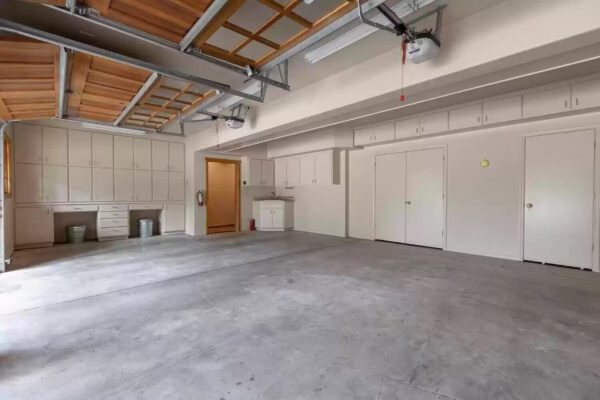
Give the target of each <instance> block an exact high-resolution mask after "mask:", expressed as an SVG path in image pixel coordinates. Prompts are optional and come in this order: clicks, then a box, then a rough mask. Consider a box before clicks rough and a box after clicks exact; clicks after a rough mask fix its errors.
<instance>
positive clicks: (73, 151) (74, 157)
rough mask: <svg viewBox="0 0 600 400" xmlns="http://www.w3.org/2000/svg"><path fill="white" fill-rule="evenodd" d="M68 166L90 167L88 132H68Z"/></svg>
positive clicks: (90, 140) (90, 151)
mask: <svg viewBox="0 0 600 400" xmlns="http://www.w3.org/2000/svg"><path fill="white" fill-rule="evenodd" d="M69 165H70V166H71V167H90V166H91V165H92V135H91V134H90V133H89V132H81V131H71V130H70V131H69Z"/></svg>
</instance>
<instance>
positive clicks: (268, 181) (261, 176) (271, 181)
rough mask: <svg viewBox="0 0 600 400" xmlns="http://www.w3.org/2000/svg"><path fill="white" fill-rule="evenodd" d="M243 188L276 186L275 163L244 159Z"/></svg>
mask: <svg viewBox="0 0 600 400" xmlns="http://www.w3.org/2000/svg"><path fill="white" fill-rule="evenodd" d="M241 164H242V165H241V168H242V185H243V186H275V162H274V161H272V160H259V159H255V158H249V157H242V163H241Z"/></svg>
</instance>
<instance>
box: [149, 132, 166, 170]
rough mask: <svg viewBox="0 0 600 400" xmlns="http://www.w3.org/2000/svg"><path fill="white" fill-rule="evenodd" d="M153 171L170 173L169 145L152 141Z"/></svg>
mask: <svg viewBox="0 0 600 400" xmlns="http://www.w3.org/2000/svg"><path fill="white" fill-rule="evenodd" d="M152 170H153V171H168V170H169V143H168V142H159V141H158V140H153V141H152Z"/></svg>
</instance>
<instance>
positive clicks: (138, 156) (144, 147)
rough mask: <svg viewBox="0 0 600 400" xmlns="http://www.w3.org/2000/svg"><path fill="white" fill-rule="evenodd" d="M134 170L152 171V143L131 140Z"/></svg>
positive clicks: (144, 140)
mask: <svg viewBox="0 0 600 400" xmlns="http://www.w3.org/2000/svg"><path fill="white" fill-rule="evenodd" d="M133 166H134V169H141V170H144V171H150V170H151V169H152V142H151V141H150V140H146V139H133Z"/></svg>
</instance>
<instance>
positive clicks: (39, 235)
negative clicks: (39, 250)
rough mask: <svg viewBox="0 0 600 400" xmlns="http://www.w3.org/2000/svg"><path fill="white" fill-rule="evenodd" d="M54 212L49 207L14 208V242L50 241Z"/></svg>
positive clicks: (51, 238)
mask: <svg viewBox="0 0 600 400" xmlns="http://www.w3.org/2000/svg"><path fill="white" fill-rule="evenodd" d="M53 241H54V213H53V212H52V209H51V208H50V207H26V208H16V209H15V244H16V245H26V244H38V243H40V244H41V243H52V242H53Z"/></svg>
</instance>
